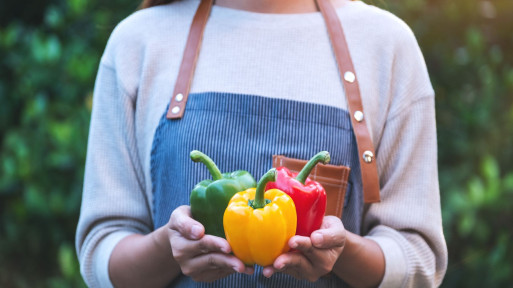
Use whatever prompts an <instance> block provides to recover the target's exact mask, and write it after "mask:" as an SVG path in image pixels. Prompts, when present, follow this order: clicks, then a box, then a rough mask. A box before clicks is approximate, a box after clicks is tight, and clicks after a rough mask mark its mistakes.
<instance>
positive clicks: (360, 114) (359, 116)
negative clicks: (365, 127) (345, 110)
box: [354, 111, 363, 122]
mask: <svg viewBox="0 0 513 288" xmlns="http://www.w3.org/2000/svg"><path fill="white" fill-rule="evenodd" d="M354 119H355V120H356V121H358V122H362V120H363V112H362V111H356V112H354Z"/></svg>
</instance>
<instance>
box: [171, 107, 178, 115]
mask: <svg viewBox="0 0 513 288" xmlns="http://www.w3.org/2000/svg"><path fill="white" fill-rule="evenodd" d="M178 112H180V106H175V107H173V109H171V113H173V114H178Z"/></svg>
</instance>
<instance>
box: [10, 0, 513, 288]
mask: <svg viewBox="0 0 513 288" xmlns="http://www.w3.org/2000/svg"><path fill="white" fill-rule="evenodd" d="M367 2H370V3H371V4H374V5H376V6H379V7H382V8H385V9H387V10H390V11H392V12H393V13H395V14H396V15H398V16H399V17H401V18H402V19H404V20H405V21H406V22H407V23H408V25H410V27H412V29H413V31H414V32H415V34H416V36H417V39H418V41H419V44H420V46H421V48H422V50H423V53H424V57H425V58H426V62H427V65H428V69H429V71H430V75H431V79H432V82H433V85H434V87H435V91H436V93H437V97H436V100H437V125H438V142H439V171H440V188H441V197H442V209H443V221H444V230H445V231H444V232H445V236H446V239H447V242H448V248H449V268H448V271H447V275H446V277H445V280H444V283H443V286H446V287H483V286H486V287H505V286H508V285H511V283H513V274H512V273H511V271H513V244H512V243H513V242H512V241H511V239H513V235H512V234H513V222H512V221H511V219H513V209H512V208H513V207H512V204H511V203H513V97H512V96H513V61H512V60H513V37H512V36H511V28H512V27H513V17H511V15H513V2H512V1H510V0H496V1H480V0H453V1H442V0H430V1H427V0H390V1H386V0H369V1H367ZM138 4H139V2H138V1H123V2H122V1H120V0H112V1H99V0H90V1H86V0H67V1H66V0H38V1H29V2H28V3H27V2H16V1H2V3H0V55H2V57H1V58H0V100H1V102H2V105H0V287H82V286H84V284H83V281H82V279H81V277H80V273H79V268H78V264H77V260H76V255H75V248H74V233H75V228H76V224H77V221H78V213H79V207H80V199H81V190H82V182H83V172H84V171H83V168H84V161H85V151H86V144H87V134H88V127H89V117H90V109H91V96H92V89H93V86H94V79H95V74H96V69H97V66H98V63H99V58H100V56H101V53H102V51H103V49H104V47H105V44H106V41H107V39H108V36H109V34H110V32H111V31H112V29H113V28H114V26H115V25H116V23H118V22H119V21H120V20H121V19H123V18H124V17H126V16H127V15H128V14H130V13H131V12H132V11H134V10H135V9H136V7H137V5H138Z"/></svg>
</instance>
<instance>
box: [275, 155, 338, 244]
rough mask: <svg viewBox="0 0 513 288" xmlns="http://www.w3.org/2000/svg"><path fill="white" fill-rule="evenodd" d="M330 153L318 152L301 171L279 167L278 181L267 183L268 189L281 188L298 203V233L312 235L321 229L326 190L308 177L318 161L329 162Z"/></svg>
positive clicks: (324, 210)
mask: <svg viewBox="0 0 513 288" xmlns="http://www.w3.org/2000/svg"><path fill="white" fill-rule="evenodd" d="M329 161H330V154H329V153H328V152H327V151H322V152H319V153H317V154H316V155H315V156H314V157H312V159H310V161H308V163H306V165H305V166H304V167H303V169H302V170H301V171H300V172H299V173H293V172H291V171H290V170H289V169H287V168H285V167H278V168H277V171H278V175H277V176H276V182H271V183H269V184H267V187H266V189H280V190H281V191H283V192H285V193H287V195H289V196H290V197H291V198H292V199H293V200H294V204H295V205H296V211H297V230H296V235H301V236H307V237H310V234H312V232H313V231H315V230H317V229H319V228H320V227H321V224H322V220H323V218H324V213H325V212H326V191H325V190H324V188H323V187H322V185H321V184H319V182H316V181H313V180H311V179H310V178H308V175H309V174H310V172H311V171H312V169H313V168H314V167H315V165H317V163H319V162H322V163H323V164H327V163H328V162H329Z"/></svg>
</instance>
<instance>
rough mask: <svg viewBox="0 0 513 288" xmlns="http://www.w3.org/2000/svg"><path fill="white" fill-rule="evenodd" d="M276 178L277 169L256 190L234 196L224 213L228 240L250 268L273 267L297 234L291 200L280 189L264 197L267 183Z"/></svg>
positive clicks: (262, 180) (263, 179) (234, 251)
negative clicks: (254, 265)
mask: <svg viewBox="0 0 513 288" xmlns="http://www.w3.org/2000/svg"><path fill="white" fill-rule="evenodd" d="M275 179H276V169H271V170H269V172H267V173H266V174H265V175H264V176H263V177H262V179H261V180H260V181H259V182H258V185H257V188H256V189H254V188H252V189H248V190H246V191H242V192H239V193H237V194H235V195H234V196H233V198H232V199H231V200H230V203H229V204H228V207H227V208H226V211H225V212H224V230H225V232H226V240H228V243H230V246H231V247H232V251H233V253H234V254H235V256H237V257H238V258H239V259H240V260H241V261H242V262H244V263H246V264H247V265H253V264H258V265H261V266H268V265H271V264H272V263H273V262H274V260H275V259H276V258H277V257H278V256H279V255H280V254H282V253H285V252H287V251H288V250H289V245H288V241H289V239H290V238H291V237H292V236H294V234H295V233H296V224H297V218H296V209H295V207H294V202H293V201H292V198H290V197H289V196H288V195H287V194H285V193H283V192H282V191H280V190H278V189H271V190H268V191H266V192H265V195H264V188H265V185H266V184H267V182H269V181H274V180H275ZM264 198H265V199H264Z"/></svg>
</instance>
